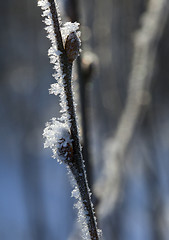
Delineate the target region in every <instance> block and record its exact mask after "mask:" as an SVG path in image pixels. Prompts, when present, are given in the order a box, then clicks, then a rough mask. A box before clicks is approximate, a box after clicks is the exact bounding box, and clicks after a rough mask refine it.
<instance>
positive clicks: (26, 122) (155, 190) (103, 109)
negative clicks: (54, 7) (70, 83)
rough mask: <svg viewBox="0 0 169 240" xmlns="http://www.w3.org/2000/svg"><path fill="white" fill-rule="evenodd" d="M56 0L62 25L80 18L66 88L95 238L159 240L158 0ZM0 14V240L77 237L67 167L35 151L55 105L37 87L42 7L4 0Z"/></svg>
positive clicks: (44, 65)
mask: <svg viewBox="0 0 169 240" xmlns="http://www.w3.org/2000/svg"><path fill="white" fill-rule="evenodd" d="M59 4H60V9H61V15H62V20H63V22H65V21H70V20H71V21H76V20H77V21H79V22H80V23H81V31H82V54H81V57H80V58H79V59H78V60H77V63H76V65H75V70H76V71H75V72H74V79H75V81H76V82H77V84H75V86H76V85H77V87H75V89H79V91H78V92H77V94H78V98H79V99H80V100H79V101H78V106H77V107H78V110H79V111H78V112H79V113H78V114H79V119H80V120H81V121H79V122H80V123H81V132H82V133H83V138H82V144H83V146H84V158H85V160H86V166H87V174H88V178H89V184H90V187H91V189H92V191H93V201H94V205H95V208H96V214H97V217H98V224H99V227H100V228H101V229H102V230H103V236H104V239H105V240H113V239H116V240H129V239H130V240H145V239H146V240H167V239H168V236H169V107H168V106H169V44H168V43H169V3H168V0H161V1H158V0H144V1H143V0H128V1H124V0H104V1H102V0H97V1H95V0H85V1H84V0H79V1H78V0H64V1H61V0H60V1H59ZM0 13H1V14H0V18H1V21H0V29H1V38H0V42H1V49H0V69H1V71H0V239H1V240H11V239H12V240H15V239H17V240H23V239H24V240H47V239H48V240H49V239H50V240H68V239H72V240H76V239H77V240H80V239H81V238H80V236H79V228H78V227H77V226H76V219H77V217H76V210H75V209H73V204H74V199H72V198H71V190H72V189H71V186H70V182H69V177H68V175H67V170H66V168H65V166H64V165H59V164H57V161H56V160H54V159H52V158H51V155H52V153H51V151H50V150H48V149H43V139H42V133H43V128H44V127H45V123H46V122H47V121H49V120H50V119H51V118H52V117H58V116H59V104H58V98H57V97H56V96H54V95H49V94H48V89H49V88H50V84H52V83H53V82H54V78H52V73H53V70H52V66H51V65H50V64H49V59H48V56H47V50H48V48H49V47H50V42H49V40H48V39H47V38H46V32H45V30H44V24H43V23H42V18H41V9H40V8H38V7H37V1H30V0H25V1H21V0H13V1H9V0H6V1H2V2H1V8H0ZM79 92H80V94H79ZM80 109H81V110H80ZM87 146H88V147H87Z"/></svg>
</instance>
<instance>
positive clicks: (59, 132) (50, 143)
mask: <svg viewBox="0 0 169 240" xmlns="http://www.w3.org/2000/svg"><path fill="white" fill-rule="evenodd" d="M43 137H44V138H45V143H44V147H45V148H48V147H49V148H51V149H52V152H53V158H56V159H57V160H58V162H60V163H61V162H66V161H69V160H71V157H72V141H71V139H70V133H69V129H68V127H67V125H66V124H64V123H61V122H59V121H57V120H56V119H55V118H53V119H52V120H51V122H48V123H47V124H46V128H45V129H44V131H43Z"/></svg>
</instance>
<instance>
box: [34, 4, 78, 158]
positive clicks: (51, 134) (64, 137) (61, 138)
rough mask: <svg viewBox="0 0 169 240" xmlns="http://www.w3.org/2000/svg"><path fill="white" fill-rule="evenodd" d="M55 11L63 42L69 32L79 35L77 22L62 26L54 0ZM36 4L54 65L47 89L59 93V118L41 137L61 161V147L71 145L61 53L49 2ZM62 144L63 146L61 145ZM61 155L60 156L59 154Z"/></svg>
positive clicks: (54, 119)
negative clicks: (53, 81)
mask: <svg viewBox="0 0 169 240" xmlns="http://www.w3.org/2000/svg"><path fill="white" fill-rule="evenodd" d="M55 5H56V8H57V13H58V19H59V24H60V26H61V28H60V29H61V33H62V38H63V43H65V41H66V38H67V36H68V35H69V34H70V33H71V32H77V35H78V36H79V35H80V32H79V31H78V29H79V23H77V22H75V23H71V22H67V23H65V24H64V25H63V26H62V23H61V18H60V13H59V9H58V6H57V3H56V2H55ZM38 6H40V7H41V9H42V11H43V13H42V17H44V18H45V19H44V20H43V21H44V22H45V24H46V27H45V30H46V31H47V38H49V39H50V41H51V45H52V46H51V47H50V48H49V50H48V56H49V58H50V63H52V64H53V65H54V67H53V69H54V70H55V71H54V74H53V77H54V78H55V79H56V83H54V84H51V88H50V89H49V93H50V94H54V95H59V97H60V106H61V111H60V112H61V117H60V118H59V119H56V118H53V119H52V120H51V121H50V122H48V123H47V124H46V128H45V129H44V132H43V137H44V138H45V144H44V147H45V148H48V147H49V148H51V149H52V151H53V157H54V158H57V160H58V161H59V162H62V161H63V160H64V159H63V158H64V156H63V155H62V154H61V153H64V151H63V148H64V149H66V148H69V150H70V145H71V139H70V131H69V129H70V126H69V120H68V119H69V116H68V113H67V101H66V96H65V93H64V86H63V78H64V75H63V73H62V69H61V67H60V61H59V56H60V55H61V54H62V52H60V51H59V50H58V49H57V43H56V36H55V32H54V23H53V20H52V15H51V12H50V3H49V2H48V0H39V1H38ZM63 145H64V146H63ZM61 155H62V156H61ZM64 155H65V159H66V158H67V157H68V156H66V152H65V153H64Z"/></svg>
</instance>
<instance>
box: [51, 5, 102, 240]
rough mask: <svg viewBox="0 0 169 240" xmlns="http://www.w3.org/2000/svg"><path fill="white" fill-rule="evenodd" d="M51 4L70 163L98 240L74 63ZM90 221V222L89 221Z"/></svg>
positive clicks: (90, 225)
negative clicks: (77, 107) (82, 142)
mask: <svg viewBox="0 0 169 240" xmlns="http://www.w3.org/2000/svg"><path fill="white" fill-rule="evenodd" d="M48 2H49V3H50V11H51V14H52V20H53V23H54V32H55V36H56V43H57V48H58V50H59V51H61V52H62V54H61V55H60V67H61V70H62V73H63V76H64V78H63V85H64V92H65V95H66V101H67V107H68V110H67V111H68V113H69V121H70V131H71V138H72V140H73V142H72V144H73V160H72V162H70V163H69V167H70V169H71V171H72V173H73V175H74V177H75V179H76V182H77V185H78V188H79V192H80V195H81V199H82V202H83V207H84V212H85V215H86V218H87V225H88V229H89V233H90V237H91V239H92V240H98V239H99V237H98V233H97V227H96V222H95V219H94V213H93V209H92V206H91V201H90V196H89V191H88V185H87V180H86V176H85V170H84V164H83V160H82V154H81V149H80V142H79V136H78V130H77V122H76V115H75V108H74V103H73V94H72V86H71V74H72V63H69V61H68V59H67V55H66V51H65V49H64V47H63V41H62V36H61V31H60V26H59V21H58V14H57V11H56V6H55V1H54V0H48ZM88 219H89V220H88Z"/></svg>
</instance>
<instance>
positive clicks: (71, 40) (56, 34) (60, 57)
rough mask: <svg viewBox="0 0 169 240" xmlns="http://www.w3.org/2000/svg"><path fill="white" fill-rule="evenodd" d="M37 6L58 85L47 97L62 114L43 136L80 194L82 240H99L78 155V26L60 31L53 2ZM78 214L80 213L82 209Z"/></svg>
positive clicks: (75, 24) (53, 87) (80, 159)
mask: <svg viewBox="0 0 169 240" xmlns="http://www.w3.org/2000/svg"><path fill="white" fill-rule="evenodd" d="M38 5H39V6H41V8H42V10H43V11H44V12H43V16H45V17H46V19H45V23H46V24H47V27H46V30H47V32H48V37H49V38H50V40H51V43H52V48H50V49H49V52H48V54H49V56H50V60H51V63H53V64H54V69H55V70H56V73H55V74H54V77H55V78H56V80H57V84H52V86H51V89H50V93H54V94H55V95H57V94H59V95H60V98H61V103H60V105H61V108H62V109H61V112H62V113H63V114H62V117H61V118H60V119H58V120H56V119H52V122H51V123H48V124H47V126H46V128H45V130H44V134H43V135H44V137H45V138H46V140H45V147H50V148H52V150H53V154H54V155H53V156H54V157H55V158H58V160H59V161H61V162H65V163H66V164H67V166H68V167H69V169H70V170H71V172H72V174H73V176H74V178H75V180H76V183H77V189H76V190H77V191H78V190H79V199H80V200H81V201H82V205H83V213H84V214H85V221H86V224H87V227H88V233H87V232H86V233H85V236H84V238H85V239H88V238H89V237H90V238H91V239H92V240H98V239H99V231H98V229H97V226H96V221H95V217H94V212H93V208H92V203H91V199H90V194H89V189H88V183H87V180H86V173H85V169H84V163H83V160H82V155H81V149H80V143H79V136H78V129H77V122H76V114H75V108H74V102H73V94H72V86H71V78H72V76H71V75H72V65H73V61H74V60H75V58H76V57H77V55H78V53H79V47H80V41H79V38H78V33H77V29H78V24H77V23H66V24H65V25H64V27H62V28H61V27H60V24H61V21H60V19H59V16H58V12H57V9H56V3H55V1H54V0H39V2H38ZM73 195H75V193H74V194H73ZM79 211H81V207H80V208H79ZM80 214H81V212H80Z"/></svg>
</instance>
